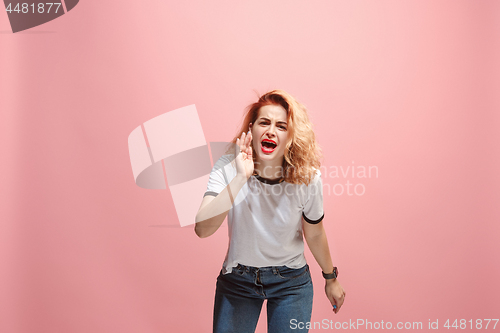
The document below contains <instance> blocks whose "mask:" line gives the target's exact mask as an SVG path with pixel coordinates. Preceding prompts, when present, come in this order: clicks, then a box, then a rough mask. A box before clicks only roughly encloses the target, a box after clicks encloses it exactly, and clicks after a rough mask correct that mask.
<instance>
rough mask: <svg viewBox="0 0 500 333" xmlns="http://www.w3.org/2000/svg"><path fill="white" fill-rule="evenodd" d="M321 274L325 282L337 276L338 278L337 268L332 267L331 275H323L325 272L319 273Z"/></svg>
mask: <svg viewBox="0 0 500 333" xmlns="http://www.w3.org/2000/svg"><path fill="white" fill-rule="evenodd" d="M321 273H322V274H323V277H324V278H325V279H327V280H330V279H336V278H337V276H339V271H338V269H337V267H333V273H330V274H325V272H323V271H321Z"/></svg>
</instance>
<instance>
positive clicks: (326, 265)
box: [302, 219, 345, 313]
mask: <svg viewBox="0 0 500 333" xmlns="http://www.w3.org/2000/svg"><path fill="white" fill-rule="evenodd" d="M302 229H303V231H304V238H305V239H306V242H307V245H308V246H309V249H310V250H311V253H312V254H313V256H314V259H316V261H317V263H318V265H319V266H320V267H321V269H322V270H323V272H325V273H326V274H329V273H332V272H333V264H332V258H331V256H330V250H329V248H328V240H327V238H326V232H325V229H324V228H323V221H321V222H319V223H317V224H311V223H308V222H306V221H305V220H304V219H302ZM325 293H326V297H328V300H329V301H330V303H331V304H332V306H334V309H333V312H335V313H337V312H339V310H340V307H341V306H342V304H343V303H344V298H345V291H344V288H342V286H341V285H340V283H339V281H338V279H328V280H326V282H325Z"/></svg>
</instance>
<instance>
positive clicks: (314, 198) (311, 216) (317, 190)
mask: <svg viewBox="0 0 500 333" xmlns="http://www.w3.org/2000/svg"><path fill="white" fill-rule="evenodd" d="M302 216H303V217H304V220H305V221H306V222H308V223H311V224H317V223H319V222H321V221H322V220H323V218H324V217H325V213H324V210H323V182H322V180H321V172H320V171H319V170H318V169H316V175H315V177H314V179H313V180H312V181H311V183H309V185H308V186H307V197H306V203H305V205H304V209H303V211H302Z"/></svg>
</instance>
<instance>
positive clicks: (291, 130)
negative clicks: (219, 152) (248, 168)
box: [226, 89, 323, 185]
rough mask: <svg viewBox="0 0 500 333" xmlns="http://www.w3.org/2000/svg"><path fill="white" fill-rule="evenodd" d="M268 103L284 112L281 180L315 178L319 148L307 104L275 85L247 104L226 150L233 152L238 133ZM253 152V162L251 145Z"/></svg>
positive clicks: (305, 181)
mask: <svg viewBox="0 0 500 333" xmlns="http://www.w3.org/2000/svg"><path fill="white" fill-rule="evenodd" d="M271 104H274V105H281V106H282V107H283V108H284V109H285V110H286V113H287V123H288V139H287V142H286V144H285V154H284V159H283V165H282V168H283V175H284V178H285V179H284V180H285V181H286V182H288V183H291V184H301V183H302V184H306V185H309V183H310V182H311V181H312V180H313V179H314V176H315V173H316V170H315V169H319V168H320V166H321V162H320V159H322V158H323V155H322V151H321V148H320V147H319V145H318V143H317V142H316V136H315V134H314V131H313V126H312V123H311V122H310V121H309V116H308V114H307V109H306V107H305V106H304V105H303V104H301V103H300V102H298V101H297V100H296V99H295V98H294V97H292V96H291V95H290V94H288V93H287V92H285V91H283V90H279V89H276V90H272V91H270V92H267V93H265V94H264V95H262V96H260V97H259V100H258V101H257V102H255V103H253V104H250V105H249V106H248V107H247V108H246V109H247V111H246V114H245V117H244V120H243V124H242V125H241V128H240V130H239V131H238V132H237V134H236V135H235V137H234V138H233V140H232V141H231V143H230V145H229V148H228V149H227V151H226V154H232V155H234V153H235V152H234V149H235V147H236V139H237V138H239V137H240V136H241V133H243V132H247V131H248V128H249V125H250V123H252V124H253V123H255V121H256V120H257V117H258V116H259V110H260V108H261V107H263V106H265V105H271ZM252 153H253V156H254V157H253V158H254V162H255V156H256V155H257V154H256V152H255V149H254V147H252Z"/></svg>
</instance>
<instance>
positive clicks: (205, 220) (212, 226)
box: [194, 176, 247, 238]
mask: <svg viewBox="0 0 500 333" xmlns="http://www.w3.org/2000/svg"><path fill="white" fill-rule="evenodd" d="M246 181H247V180H246V178H245V177H241V176H236V177H234V178H233V180H232V181H231V182H230V183H229V185H228V186H226V188H225V189H224V190H223V191H222V192H221V193H219V195H217V196H216V197H214V196H211V195H207V196H205V197H204V198H203V201H202V202H201V206H200V209H199V210H198V213H197V214H196V220H195V221H196V223H195V226H194V232H195V233H196V235H198V237H200V238H205V237H208V236H210V235H212V234H213V233H214V232H216V231H217V229H219V227H220V226H221V224H222V222H223V221H224V219H225V218H226V216H227V213H228V212H229V209H231V206H232V205H233V202H234V198H235V197H236V195H237V194H238V192H239V191H240V190H241V188H242V187H243V185H245V183H246Z"/></svg>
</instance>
